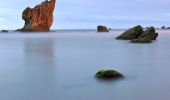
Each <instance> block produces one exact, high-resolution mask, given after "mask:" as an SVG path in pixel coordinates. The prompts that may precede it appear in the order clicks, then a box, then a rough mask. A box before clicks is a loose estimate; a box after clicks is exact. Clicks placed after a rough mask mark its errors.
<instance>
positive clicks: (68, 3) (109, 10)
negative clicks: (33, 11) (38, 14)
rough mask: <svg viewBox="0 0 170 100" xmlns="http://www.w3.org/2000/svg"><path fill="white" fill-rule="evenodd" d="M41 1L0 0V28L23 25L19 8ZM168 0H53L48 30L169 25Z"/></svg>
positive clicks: (169, 9)
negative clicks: (51, 24)
mask: <svg viewBox="0 0 170 100" xmlns="http://www.w3.org/2000/svg"><path fill="white" fill-rule="evenodd" d="M42 1H43V0H8V1H7V0H0V28H1V29H16V28H21V27H23V25H24V21H23V20H22V18H21V16H22V11H23V10H24V9H25V8H26V7H28V6H29V7H34V6H35V5H37V4H39V3H41V2H42ZM169 4H170V0H57V2H56V8H55V12H54V16H55V19H54V23H53V26H52V29H76V28H80V29H89V28H90V29H94V28H96V26H97V25H106V26H108V27H111V28H128V27H132V26H134V25H138V24H140V25H143V26H156V27H160V26H162V25H166V26H170V6H169Z"/></svg>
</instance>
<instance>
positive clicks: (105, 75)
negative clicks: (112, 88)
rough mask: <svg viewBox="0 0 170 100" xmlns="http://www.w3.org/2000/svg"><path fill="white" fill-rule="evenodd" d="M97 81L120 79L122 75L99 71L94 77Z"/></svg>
mask: <svg viewBox="0 0 170 100" xmlns="http://www.w3.org/2000/svg"><path fill="white" fill-rule="evenodd" d="M95 76H96V77H97V78H99V79H115V78H122V77H123V75H122V74H121V73H119V72H117V71H115V70H101V71H98V72H97V73H96V75H95Z"/></svg>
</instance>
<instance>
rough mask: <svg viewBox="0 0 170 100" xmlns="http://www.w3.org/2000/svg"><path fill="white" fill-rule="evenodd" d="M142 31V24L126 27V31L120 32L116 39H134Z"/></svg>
mask: <svg viewBox="0 0 170 100" xmlns="http://www.w3.org/2000/svg"><path fill="white" fill-rule="evenodd" d="M142 33H143V28H142V26H140V25H138V26H135V27H133V28H130V29H128V30H127V31H125V32H124V33H122V34H121V35H120V36H118V37H117V38H116V39H119V40H131V39H136V38H137V37H138V36H140V35H141V34H142Z"/></svg>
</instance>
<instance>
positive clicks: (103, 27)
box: [97, 25, 109, 32]
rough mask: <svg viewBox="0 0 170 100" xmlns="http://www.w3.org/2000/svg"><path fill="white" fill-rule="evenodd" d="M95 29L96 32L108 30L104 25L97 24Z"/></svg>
mask: <svg viewBox="0 0 170 100" xmlns="http://www.w3.org/2000/svg"><path fill="white" fill-rule="evenodd" d="M97 31H98V32H109V30H108V29H107V27H106V26H102V25H99V26H97Z"/></svg>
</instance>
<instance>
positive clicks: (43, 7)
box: [21, 0, 56, 32]
mask: <svg viewBox="0 0 170 100" xmlns="http://www.w3.org/2000/svg"><path fill="white" fill-rule="evenodd" d="M55 1H56V0H50V1H49V0H46V1H44V2H42V3H41V4H40V5H37V6H35V7H34V8H30V7H27V8H26V9H25V10H24V11H23V13H22V19H23V20H24V21H25V26H24V27H23V28H22V29H21V31H33V32H47V31H49V30H50V27H51V25H52V23H53V11H54V8H55Z"/></svg>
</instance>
